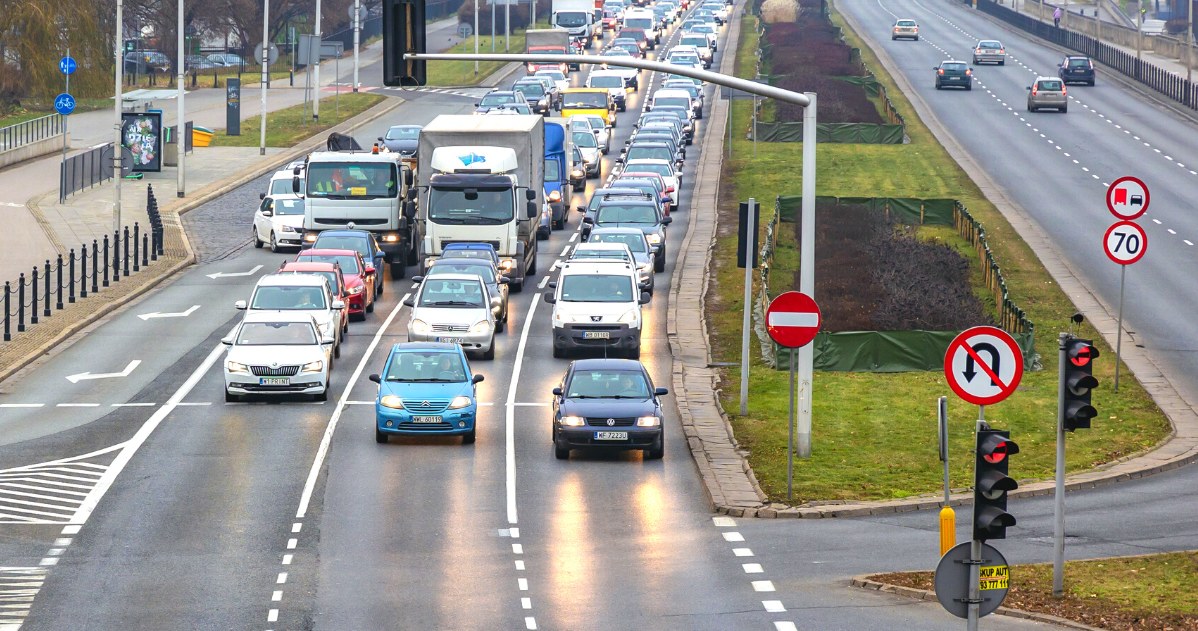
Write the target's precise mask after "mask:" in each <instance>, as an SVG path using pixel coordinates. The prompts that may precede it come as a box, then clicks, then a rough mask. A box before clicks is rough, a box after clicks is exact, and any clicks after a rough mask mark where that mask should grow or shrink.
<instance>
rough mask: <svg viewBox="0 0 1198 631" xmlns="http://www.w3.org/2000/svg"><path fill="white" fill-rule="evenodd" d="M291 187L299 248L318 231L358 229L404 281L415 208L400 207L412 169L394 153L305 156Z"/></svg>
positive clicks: (409, 259) (410, 181) (329, 153)
mask: <svg viewBox="0 0 1198 631" xmlns="http://www.w3.org/2000/svg"><path fill="white" fill-rule="evenodd" d="M295 171H296V175H295V177H294V179H293V185H294V186H295V187H296V188H297V189H299V190H297V192H302V193H303V195H304V197H305V198H306V199H305V203H304V243H305V244H311V243H313V242H314V241H316V235H317V234H319V233H320V232H321V231H322V230H337V229H346V228H357V229H359V230H369V231H371V232H373V233H375V235H376V237H377V238H378V241H379V245H381V246H382V248H383V252H384V253H385V254H386V257H387V261H388V262H389V263H390V266H391V276H392V277H393V278H403V276H404V272H405V267H406V266H407V265H408V264H409V263H412V262H414V261H413V254H414V252H413V248H412V244H413V240H412V237H413V231H412V220H413V219H414V214H415V206H414V205H413V204H405V200H406V199H407V197H408V195H406V194H405V193H406V191H407V190H409V188H410V187H411V185H412V170H411V167H410V166H408V165H405V164H404V162H403V159H402V156H400V154H398V153H370V152H368V151H353V152H350V151H317V152H314V153H311V154H309V155H308V158H307V160H306V166H305V167H303V172H304V173H305V176H304V177H303V178H300V176H299V175H298V174H299V172H300V169H299V168H296V169H295Z"/></svg>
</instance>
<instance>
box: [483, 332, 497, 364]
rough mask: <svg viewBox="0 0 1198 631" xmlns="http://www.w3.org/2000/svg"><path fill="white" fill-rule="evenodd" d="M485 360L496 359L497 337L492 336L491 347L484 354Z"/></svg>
mask: <svg viewBox="0 0 1198 631" xmlns="http://www.w3.org/2000/svg"><path fill="white" fill-rule="evenodd" d="M483 359H495V335H494V334H492V335H491V346H489V347H488V348H487V350H486V351H484V352H483Z"/></svg>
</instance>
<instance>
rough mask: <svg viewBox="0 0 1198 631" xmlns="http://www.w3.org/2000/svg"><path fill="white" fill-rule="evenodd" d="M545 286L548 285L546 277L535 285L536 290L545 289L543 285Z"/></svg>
mask: <svg viewBox="0 0 1198 631" xmlns="http://www.w3.org/2000/svg"><path fill="white" fill-rule="evenodd" d="M547 284H549V277H548V276H546V277H544V278H542V279H541V282H539V283H537V289H544V288H545V285H547Z"/></svg>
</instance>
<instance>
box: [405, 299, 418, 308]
mask: <svg viewBox="0 0 1198 631" xmlns="http://www.w3.org/2000/svg"><path fill="white" fill-rule="evenodd" d="M403 306H405V307H415V306H416V299H415V298H414V297H409V298H408V299H407V300H405V301H403Z"/></svg>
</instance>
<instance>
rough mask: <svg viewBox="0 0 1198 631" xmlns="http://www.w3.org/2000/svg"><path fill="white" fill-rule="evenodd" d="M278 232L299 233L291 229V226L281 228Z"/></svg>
mask: <svg viewBox="0 0 1198 631" xmlns="http://www.w3.org/2000/svg"><path fill="white" fill-rule="evenodd" d="M279 231H280V232H299V231H300V229H299V228H293V227H291V226H283V227H282V228H280V229H279Z"/></svg>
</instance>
